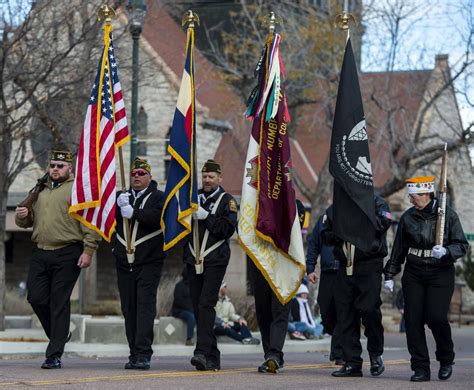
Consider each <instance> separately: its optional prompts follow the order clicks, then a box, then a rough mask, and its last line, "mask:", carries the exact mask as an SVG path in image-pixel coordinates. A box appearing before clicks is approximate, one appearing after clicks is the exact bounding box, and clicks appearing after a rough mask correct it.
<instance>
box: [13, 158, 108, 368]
mask: <svg viewBox="0 0 474 390" xmlns="http://www.w3.org/2000/svg"><path fill="white" fill-rule="evenodd" d="M73 182H74V176H73V174H72V153H71V152H68V151H60V150H55V151H53V152H52V153H51V161H50V164H49V168H48V180H47V182H46V184H45V187H44V189H43V190H42V191H41V192H40V193H39V195H38V199H37V200H36V201H35V202H34V203H33V206H32V208H31V209H29V208H27V207H17V208H16V212H15V223H16V224H17V225H18V226H19V227H22V228H28V227H31V226H32V227H33V234H32V236H31V239H32V240H33V242H34V243H35V244H36V248H35V249H34V250H33V256H32V259H31V262H30V269H29V272H28V282H27V285H28V302H30V304H31V307H32V308H33V310H34V311H35V313H36V315H37V316H38V319H39V320H40V322H41V325H42V326H43V329H44V331H45V333H46V335H47V336H48V338H49V344H48V348H47V349H46V360H45V361H44V363H43V365H42V366H41V368H45V369H51V368H61V367H62V364H61V356H62V354H63V352H64V345H65V344H66V342H67V341H69V339H70V337H71V333H70V332H69V323H70V321H71V302H70V298H71V293H72V289H73V288H74V285H75V284H76V281H77V278H78V277H79V274H80V272H81V268H87V267H89V265H90V264H91V261H92V255H93V253H94V251H95V250H96V249H97V247H98V245H99V242H100V236H99V235H98V234H97V233H95V232H94V231H92V230H90V229H88V228H86V227H85V226H84V225H83V224H81V223H80V222H79V221H77V220H75V219H73V218H72V217H70V216H69V214H68V208H69V202H70V199H71V192H72V185H73Z"/></svg>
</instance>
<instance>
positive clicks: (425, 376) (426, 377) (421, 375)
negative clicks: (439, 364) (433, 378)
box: [410, 370, 430, 382]
mask: <svg viewBox="0 0 474 390" xmlns="http://www.w3.org/2000/svg"><path fill="white" fill-rule="evenodd" d="M410 381H411V382H429V381H430V374H429V373H427V372H426V371H425V370H415V373H414V374H413V375H412V376H411V378H410Z"/></svg>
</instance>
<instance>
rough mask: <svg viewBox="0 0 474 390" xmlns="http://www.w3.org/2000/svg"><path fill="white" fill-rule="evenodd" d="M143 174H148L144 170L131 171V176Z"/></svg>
mask: <svg viewBox="0 0 474 390" xmlns="http://www.w3.org/2000/svg"><path fill="white" fill-rule="evenodd" d="M145 175H148V172H146V171H133V172H132V177H135V176H145Z"/></svg>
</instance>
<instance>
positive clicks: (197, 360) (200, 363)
mask: <svg viewBox="0 0 474 390" xmlns="http://www.w3.org/2000/svg"><path fill="white" fill-rule="evenodd" d="M191 364H192V365H193V366H194V367H196V370H198V371H205V370H206V369H207V359H206V357H205V356H204V355H201V354H198V355H194V356H193V357H192V358H191Z"/></svg>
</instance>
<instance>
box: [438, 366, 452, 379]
mask: <svg viewBox="0 0 474 390" xmlns="http://www.w3.org/2000/svg"><path fill="white" fill-rule="evenodd" d="M452 374H453V364H452V363H451V364H446V365H444V366H441V367H440V368H439V371H438V378H439V380H440V381H445V380H447V379H449V378H450V377H451V375H452Z"/></svg>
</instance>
